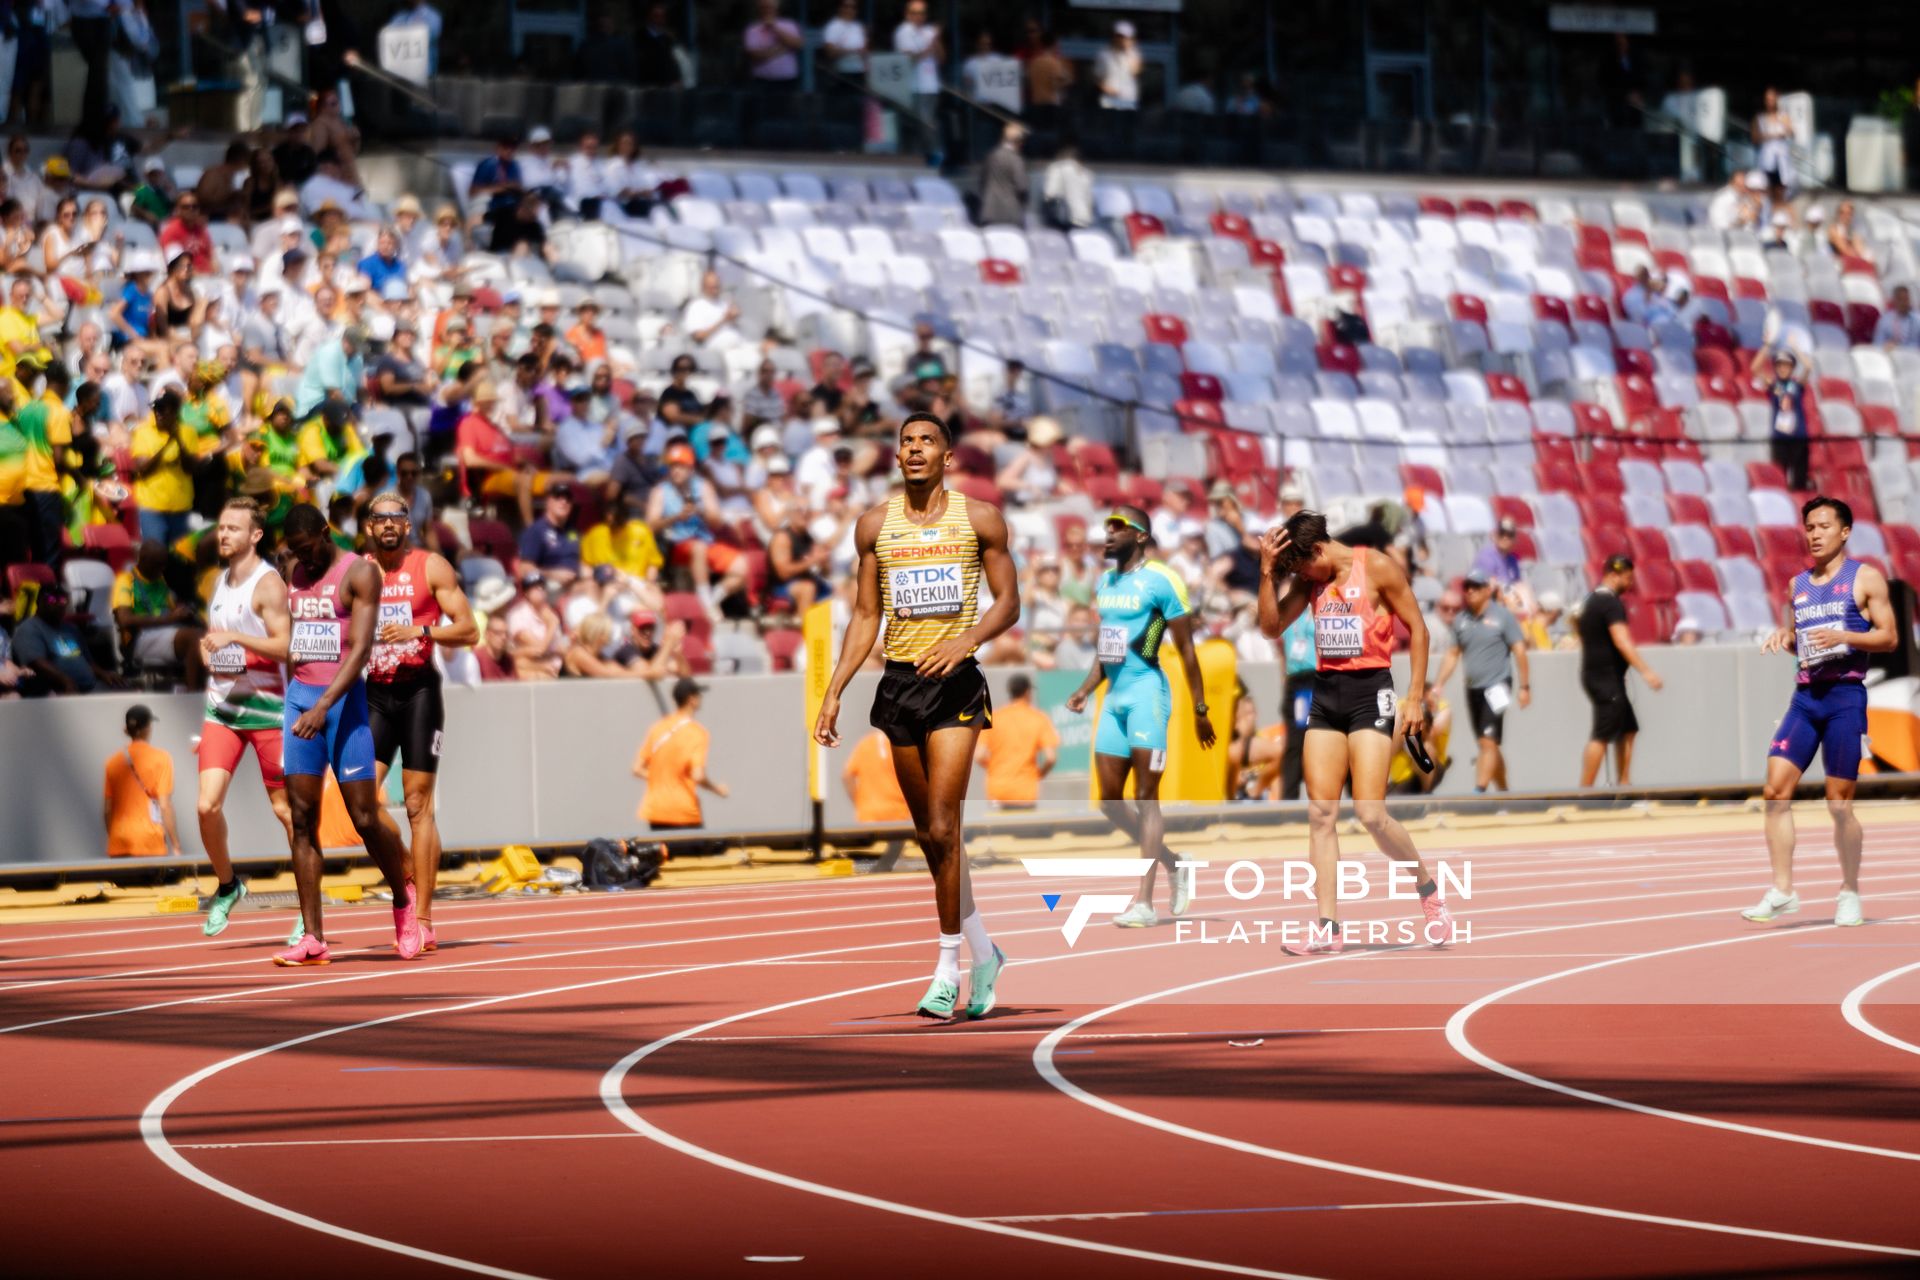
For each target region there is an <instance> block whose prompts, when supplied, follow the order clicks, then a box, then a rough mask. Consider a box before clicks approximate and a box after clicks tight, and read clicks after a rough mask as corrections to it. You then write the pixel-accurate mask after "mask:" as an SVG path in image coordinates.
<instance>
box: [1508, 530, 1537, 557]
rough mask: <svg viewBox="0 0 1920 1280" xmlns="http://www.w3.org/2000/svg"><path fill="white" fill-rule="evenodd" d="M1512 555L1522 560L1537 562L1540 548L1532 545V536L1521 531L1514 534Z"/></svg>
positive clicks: (1525, 531)
mask: <svg viewBox="0 0 1920 1280" xmlns="http://www.w3.org/2000/svg"><path fill="white" fill-rule="evenodd" d="M1513 554H1514V555H1516V556H1519V557H1520V558H1521V559H1522V560H1538V559H1539V558H1540V548H1539V547H1538V546H1536V545H1534V541H1533V535H1532V534H1531V533H1529V532H1528V531H1527V530H1525V529H1521V530H1518V531H1517V532H1515V533H1514V535H1513Z"/></svg>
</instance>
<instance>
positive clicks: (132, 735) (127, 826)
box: [104, 703, 181, 858]
mask: <svg viewBox="0 0 1920 1280" xmlns="http://www.w3.org/2000/svg"><path fill="white" fill-rule="evenodd" d="M152 737H153V711H152V709H151V708H149V707H148V706H147V705H146V704H145V703H141V704H139V705H136V706H131V707H128V708H127V745H126V746H125V747H123V748H122V749H121V750H119V751H116V752H114V753H113V754H112V755H110V756H108V757H107V781H106V808H105V811H104V814H105V820H106V825H107V856H108V857H109V858H127V857H140V856H149V857H159V856H160V855H162V854H166V853H173V854H176V855H177V854H179V853H180V852H181V849H180V831H179V829H178V828H177V827H175V826H174V822H173V757H172V756H170V755H168V754H167V753H166V752H164V751H162V750H161V749H160V748H158V747H156V746H154V745H153V743H152V742H151V741H149V739H151V738H152Z"/></svg>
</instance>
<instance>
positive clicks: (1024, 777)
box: [975, 675, 1060, 809]
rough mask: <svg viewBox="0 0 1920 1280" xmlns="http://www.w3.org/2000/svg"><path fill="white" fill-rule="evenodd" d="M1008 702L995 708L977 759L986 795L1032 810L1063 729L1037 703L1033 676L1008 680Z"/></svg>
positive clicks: (1005, 805) (1006, 806)
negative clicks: (990, 725)
mask: <svg viewBox="0 0 1920 1280" xmlns="http://www.w3.org/2000/svg"><path fill="white" fill-rule="evenodd" d="M1007 694H1008V696H1009V701H1008V703H1007V705H1006V706H1005V707H1004V708H1001V707H995V708H994V711H993V727H992V728H991V729H987V730H985V731H984V732H982V733H981V735H980V746H979V747H978V748H977V749H976V752H975V758H976V759H977V760H978V761H979V762H980V764H981V765H982V766H984V767H985V768H986V771H987V799H989V800H991V801H993V803H995V804H997V805H999V806H1000V807H1001V808H1003V809H1031V808H1033V806H1034V805H1036V804H1038V803H1039V802H1040V779H1042V778H1044V777H1046V776H1047V774H1049V773H1051V772H1052V771H1053V766H1054V762H1055V760H1056V759H1057V757H1058V755H1059V751H1060V731H1059V730H1058V729H1055V728H1054V727H1053V717H1052V716H1049V715H1048V714H1047V713H1046V712H1044V711H1042V710H1040V708H1038V707H1036V706H1034V705H1033V681H1032V680H1030V679H1028V678H1027V677H1026V676H1023V675H1017V676H1014V677H1013V678H1012V679H1010V680H1008V681H1007Z"/></svg>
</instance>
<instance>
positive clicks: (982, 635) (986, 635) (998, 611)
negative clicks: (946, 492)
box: [917, 502, 1020, 676]
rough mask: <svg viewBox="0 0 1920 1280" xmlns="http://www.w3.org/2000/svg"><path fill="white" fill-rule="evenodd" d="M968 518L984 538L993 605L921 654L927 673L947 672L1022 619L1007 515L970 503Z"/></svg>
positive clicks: (982, 554)
mask: <svg viewBox="0 0 1920 1280" xmlns="http://www.w3.org/2000/svg"><path fill="white" fill-rule="evenodd" d="M967 520H968V522H969V523H971V524H972V525H973V533H974V536H975V537H976V538H978V539H980V568H981V571H982V572H983V573H984V575H985V577H986V579H987V590H989V591H991V592H993V607H992V608H991V609H989V610H987V612H986V613H985V614H984V615H983V616H982V617H981V618H980V620H979V621H977V622H975V623H974V624H973V626H972V627H971V628H969V629H968V630H966V631H962V632H961V633H960V634H959V635H957V636H955V637H953V638H952V639H951V640H943V641H941V642H940V643H939V644H937V645H934V646H933V648H931V649H929V650H927V651H926V652H925V653H923V654H921V655H920V661H919V663H918V664H917V666H918V667H919V670H920V674H921V675H923V676H944V675H946V674H947V673H948V672H950V671H952V670H953V669H954V668H955V667H958V666H959V665H960V664H961V663H963V662H965V661H966V660H967V659H968V658H969V657H971V656H972V655H973V651H974V650H975V649H978V648H980V647H981V646H983V645H985V644H986V643H987V642H988V641H989V640H992V639H993V638H994V637H995V636H997V635H999V634H1000V633H1001V632H1003V631H1005V630H1006V629H1007V628H1008V627H1011V626H1012V625H1013V624H1014V623H1016V622H1018V621H1019V620H1020V575H1019V573H1018V572H1017V571H1016V570H1015V569H1014V567H1013V553H1012V552H1011V551H1009V550H1008V549H1007V518H1006V517H1005V516H1003V515H1001V514H1000V508H998V507H995V506H989V505H988V504H987V503H984V502H969V503H968V504H967Z"/></svg>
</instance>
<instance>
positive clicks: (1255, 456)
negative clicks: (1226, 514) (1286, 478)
mask: <svg viewBox="0 0 1920 1280" xmlns="http://www.w3.org/2000/svg"><path fill="white" fill-rule="evenodd" d="M1206 439H1207V455H1208V469H1209V471H1210V472H1211V473H1212V474H1213V475H1214V476H1216V477H1223V478H1225V479H1227V480H1229V481H1234V482H1238V481H1241V480H1245V479H1249V478H1253V477H1257V476H1259V475H1261V474H1262V473H1263V472H1264V471H1265V470H1266V465H1267V463H1266V455H1265V453H1264V452H1262V450H1261V448H1260V438H1259V437H1258V436H1256V435H1254V434H1252V433H1251V432H1247V431H1229V430H1216V431H1209V432H1207V436H1206ZM1276 479H1277V477H1276ZM1275 487H1278V486H1277V485H1276V486H1275Z"/></svg>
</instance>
